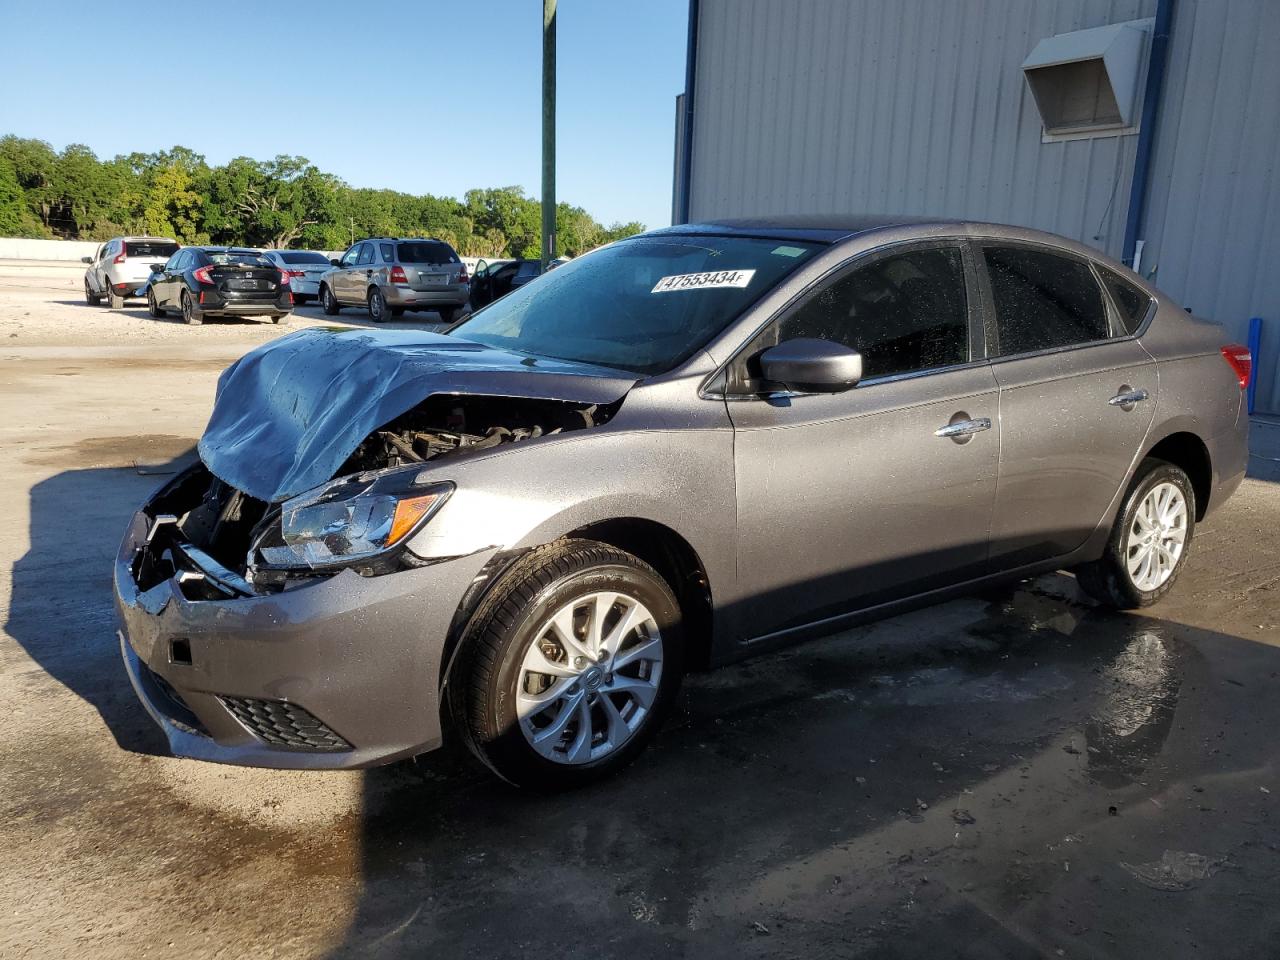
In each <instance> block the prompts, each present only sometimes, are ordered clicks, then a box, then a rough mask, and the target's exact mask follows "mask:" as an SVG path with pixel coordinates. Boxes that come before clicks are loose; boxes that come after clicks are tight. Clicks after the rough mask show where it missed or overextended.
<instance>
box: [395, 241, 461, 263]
mask: <svg viewBox="0 0 1280 960" xmlns="http://www.w3.org/2000/svg"><path fill="white" fill-rule="evenodd" d="M396 248H397V249H396V253H397V254H398V255H399V257H400V262H401V263H435V264H440V263H457V262H458V255H457V254H456V253H454V252H453V247H451V246H449V245H448V244H447V243H444V242H442V241H440V240H410V241H406V242H404V243H398V244H396Z"/></svg>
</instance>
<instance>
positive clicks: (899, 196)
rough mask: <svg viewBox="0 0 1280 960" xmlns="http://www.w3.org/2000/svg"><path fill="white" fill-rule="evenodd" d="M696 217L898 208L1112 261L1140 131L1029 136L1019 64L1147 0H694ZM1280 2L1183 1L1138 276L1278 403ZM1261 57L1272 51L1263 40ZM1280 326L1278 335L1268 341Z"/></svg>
mask: <svg viewBox="0 0 1280 960" xmlns="http://www.w3.org/2000/svg"><path fill="white" fill-rule="evenodd" d="M699 7H700V11H701V12H700V19H699V26H698V51H697V79H696V94H695V104H694V121H693V122H694V127H693V158H692V163H691V167H692V183H691V197H690V218H691V219H694V220H697V219H704V218H709V217H724V216H745V215H752V214H770V213H817V212H825V213H846V212H849V213H907V214H937V215H939V216H949V217H972V218H975V219H983V220H995V221H1003V222H1008V223H1017V224H1024V225H1028V226H1033V227H1039V228H1041V229H1045V230H1051V231H1053V232H1055V233H1060V234H1063V235H1065V236H1069V237H1073V238H1076V239H1079V240H1082V241H1083V242H1085V243H1088V244H1091V245H1093V246H1096V247H1098V248H1099V249H1102V250H1105V251H1106V252H1107V253H1109V254H1111V255H1113V256H1119V255H1120V252H1121V246H1122V243H1123V239H1124V219H1125V213H1126V210H1127V205H1128V199H1129V186H1130V177H1131V174H1132V170H1133V159H1134V152H1135V148H1136V146H1137V137H1136V136H1133V135H1128V136H1118V137H1117V136H1111V137H1098V138H1093V139H1080V140H1067V141H1058V142H1052V143H1042V142H1041V125H1040V116H1039V113H1038V112H1037V110H1036V107H1035V102H1034V100H1033V98H1032V96H1031V93H1030V91H1029V90H1028V89H1027V86H1026V83H1025V81H1024V80H1023V76H1022V70H1021V64H1022V61H1023V59H1024V58H1025V57H1026V55H1027V54H1028V53H1029V52H1030V50H1031V48H1032V47H1033V46H1034V45H1035V43H1036V42H1037V41H1038V40H1040V39H1041V38H1043V37H1047V36H1050V35H1052V34H1056V33H1064V32H1067V31H1071V30H1082V29H1085V28H1087V27H1095V26H1101V25H1104V24H1108V23H1118V22H1122V21H1125V20H1137V19H1141V18H1146V17H1152V16H1154V14H1155V8H1156V0H946V2H941V0H788V2H780V0H701V2H700V4H699ZM1277 49H1280V0H1178V6H1177V12H1176V15H1175V19H1174V27H1173V41H1172V44H1171V48H1170V52H1169V63H1168V74H1167V79H1166V86H1165V92H1164V97H1163V100H1162V110H1161V114H1160V119H1159V128H1158V132H1157V137H1156V141H1155V164H1154V169H1153V176H1152V183H1151V189H1150V193H1149V196H1148V206H1147V215H1146V219H1145V225H1144V228H1143V229H1142V230H1141V231H1140V233H1139V237H1140V238H1142V239H1145V240H1146V247H1145V250H1144V253H1143V268H1144V269H1143V272H1144V273H1149V272H1150V271H1151V269H1152V268H1154V269H1155V271H1156V282H1157V283H1158V284H1160V286H1161V287H1162V288H1164V289H1165V290H1167V291H1168V292H1169V293H1170V294H1172V295H1173V296H1174V297H1176V298H1178V299H1181V300H1182V301H1183V302H1185V303H1186V304H1188V305H1190V306H1192V307H1193V308H1194V309H1195V310H1196V312H1197V313H1201V314H1203V315H1205V316H1210V317H1213V318H1215V319H1218V320H1220V321H1222V322H1224V323H1226V324H1227V325H1228V326H1229V327H1230V328H1231V330H1232V331H1233V334H1234V335H1235V336H1236V337H1237V338H1238V339H1240V340H1241V341H1243V339H1244V337H1245V326H1246V324H1247V321H1248V318H1249V317H1250V316H1254V315H1264V316H1270V317H1272V318H1273V319H1272V320H1271V328H1272V329H1271V332H1270V334H1269V336H1268V340H1267V342H1266V343H1265V344H1264V351H1263V355H1262V357H1261V361H1262V363H1261V369H1262V374H1263V377H1262V381H1261V382H1260V383H1259V389H1258V400H1259V408H1260V409H1267V410H1272V411H1278V412H1280V375H1278V374H1277V372H1276V367H1277V364H1276V357H1277V355H1280V259H1278V257H1280V230H1278V227H1280V188H1278V189H1274V190H1273V189H1272V187H1271V182H1272V180H1273V167H1274V158H1275V156H1276V154H1277V152H1278V151H1280V57H1278V56H1276V55H1275V53H1274V51H1276V50H1277ZM1268 51H1270V52H1271V55H1270V56H1268V55H1267V52H1268ZM1273 341H1274V342H1273Z"/></svg>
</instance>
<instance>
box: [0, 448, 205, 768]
mask: <svg viewBox="0 0 1280 960" xmlns="http://www.w3.org/2000/svg"><path fill="white" fill-rule="evenodd" d="M195 456H196V454H195V450H194V448H193V447H192V446H191V441H190V440H188V439H186V438H182V437H167V436H155V437H148V436H138V437H120V438H105V439H104V438H93V439H89V440H86V441H84V442H83V443H81V444H77V445H74V446H73V447H71V448H67V449H62V450H55V451H53V452H51V453H50V454H49V460H48V462H49V463H50V465H53V464H54V463H63V462H65V463H76V462H85V461H88V462H98V463H108V464H111V463H118V464H119V466H100V467H90V468H81V469H69V470H64V471H62V472H60V473H57V474H55V475H54V476H51V477H49V478H48V479H46V480H42V481H40V482H38V483H37V484H35V485H34V486H33V487H32V488H31V493H30V533H29V544H30V546H29V547H28V549H27V551H26V553H25V554H23V556H22V557H21V558H19V559H18V560H17V562H15V563H14V565H13V569H12V580H13V585H12V595H11V598H10V602H9V609H8V616H7V619H6V621H5V630H6V632H7V633H8V634H9V636H11V637H13V639H14V640H16V641H17V642H18V644H20V645H21V647H22V649H23V650H25V651H26V653H27V655H28V656H29V657H30V658H31V659H32V660H33V661H34V662H35V663H36V664H38V665H39V666H40V667H41V669H43V670H44V671H45V672H46V673H47V674H49V676H51V677H53V678H54V679H55V680H57V681H58V682H60V683H61V684H62V685H63V686H65V687H66V688H67V689H68V690H70V691H72V692H73V693H75V694H76V695H77V696H79V697H80V698H81V699H83V700H84V701H85V702H86V703H88V704H89V705H90V706H92V707H93V708H94V709H95V710H97V712H98V714H99V715H100V716H101V717H102V721H103V723H104V724H105V725H106V727H107V729H108V730H110V732H111V734H112V735H113V736H114V738H115V740H116V743H117V744H118V745H119V746H120V747H121V748H122V749H125V750H129V751H132V752H135V753H143V754H158V755H167V754H168V745H167V744H166V742H165V738H164V737H163V735H162V734H161V733H160V730H159V728H157V727H156V726H155V724H154V723H153V722H152V721H151V718H150V717H149V716H148V715H147V713H146V711H145V710H144V709H143V707H142V705H141V704H140V703H139V702H138V700H137V698H136V697H135V696H134V694H133V689H132V687H131V686H130V684H129V679H128V676H127V675H126V673H125V670H124V667H123V665H122V664H121V662H120V648H119V644H118V643H117V641H116V629H117V621H116V613H115V610H114V608H113V605H112V599H111V597H112V586H111V578H112V564H113V561H114V559H115V552H116V548H117V546H118V545H119V543H120V538H121V536H122V535H123V533H124V530H125V528H126V526H127V524H128V521H129V518H130V517H131V516H132V514H133V512H134V511H135V510H136V509H137V508H138V506H139V505H140V504H141V503H142V502H143V501H144V500H145V499H146V498H147V496H148V495H149V494H150V493H151V492H152V490H154V489H155V488H156V487H157V486H159V485H160V484H161V483H163V482H165V481H166V480H167V479H168V477H169V476H171V475H172V474H174V473H176V472H177V471H179V470H180V469H182V468H183V467H185V466H186V465H187V464H189V463H191V462H192V461H193V460H194V458H195Z"/></svg>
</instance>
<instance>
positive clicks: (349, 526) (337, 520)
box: [254, 469, 453, 570]
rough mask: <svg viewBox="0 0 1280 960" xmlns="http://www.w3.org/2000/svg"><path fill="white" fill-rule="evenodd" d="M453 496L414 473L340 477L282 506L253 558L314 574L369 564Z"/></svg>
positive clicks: (448, 489)
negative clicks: (255, 556) (330, 568)
mask: <svg viewBox="0 0 1280 960" xmlns="http://www.w3.org/2000/svg"><path fill="white" fill-rule="evenodd" d="M452 492H453V484H452V483H448V482H441V481H432V480H431V479H430V478H429V477H427V476H426V475H425V474H422V473H421V472H419V471H417V470H404V469H396V470H384V471H375V472H368V473H360V474H355V475H354V476H350V477H340V478H339V479H337V480H333V481H330V482H329V483H326V484H325V485H324V486H322V487H319V488H317V489H315V490H311V491H309V492H307V493H303V494H299V495H298V496H296V497H294V498H293V499H292V500H286V501H285V503H284V505H283V506H282V507H281V508H280V517H279V521H278V523H273V524H272V525H271V526H270V527H269V528H268V529H267V530H266V531H265V532H264V533H263V534H262V536H261V537H260V538H259V539H258V542H257V543H256V544H255V545H254V553H256V554H257V555H258V556H259V557H261V559H262V561H263V562H264V563H265V564H266V565H268V566H271V567H310V568H311V569H313V570H315V569H323V568H326V567H339V566H346V565H349V564H351V563H353V562H355V561H359V560H369V559H372V558H374V557H377V556H379V555H381V554H384V553H387V552H388V551H391V550H393V549H394V548H395V547H396V546H397V545H399V544H402V543H404V542H405V541H406V540H407V539H408V538H409V537H410V536H411V535H412V534H413V533H415V532H416V531H417V530H418V529H419V528H420V527H421V526H422V525H423V524H424V523H426V522H427V520H429V519H430V518H431V515H432V514H434V513H435V512H436V511H437V510H439V509H440V507H441V506H443V505H444V502H445V501H446V500H447V499H449V494H451V493H452Z"/></svg>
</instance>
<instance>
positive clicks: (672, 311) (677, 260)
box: [451, 236, 820, 375]
mask: <svg viewBox="0 0 1280 960" xmlns="http://www.w3.org/2000/svg"><path fill="white" fill-rule="evenodd" d="M819 249H820V247H819V246H818V245H817V244H812V243H798V242H795V241H790V240H788V241H778V240H760V239H755V238H751V237H680V236H672V237H639V238H636V239H633V240H624V241H622V242H620V243H615V244H612V245H611V246H608V247H604V248H602V249H600V250H597V251H595V252H594V253H590V254H588V255H586V256H583V257H578V258H577V259H575V260H571V261H570V262H568V263H566V264H565V265H564V266H562V267H558V268H556V269H555V270H551V271H549V272H548V273H547V274H546V275H545V276H543V277H542V278H541V279H539V280H538V282H537V283H531V284H527V285H525V286H522V287H517V288H516V289H515V290H513V291H512V292H511V293H509V294H507V296H505V297H503V298H502V299H500V300H497V301H495V302H494V303H493V304H491V305H490V306H487V307H485V308H484V309H483V310H481V311H479V312H478V313H476V314H475V316H473V317H471V318H470V319H467V320H464V321H463V322H462V323H460V324H459V325H458V326H457V327H455V328H454V329H453V331H451V332H452V333H454V334H456V335H457V336H459V337H465V338H466V339H468V340H475V341H477V342H479V343H485V344H489V345H490V346H494V347H499V348H501V349H504V350H513V351H515V352H516V353H523V354H529V355H532V356H537V357H555V358H557V359H562V360H576V361H579V362H581V363H591V364H597V365H599V366H605V367H614V368H616V369H619V370H628V371H631V372H634V373H638V374H644V375H650V374H655V373H662V372H664V371H667V370H670V369H671V368H672V367H674V366H676V365H677V364H679V363H681V362H682V361H684V360H686V359H687V358H688V357H690V356H692V354H693V352H694V351H695V350H697V349H698V348H700V347H702V346H703V345H704V344H706V343H707V341H709V340H710V339H711V338H712V337H714V336H715V335H716V334H717V333H719V332H720V331H721V330H723V329H724V328H725V326H726V325H727V324H728V323H729V322H730V321H731V320H733V319H734V318H736V317H737V316H738V315H739V314H741V313H742V311H743V310H745V309H746V308H747V307H749V306H751V304H753V303H755V302H756V301H757V300H759V299H760V297H761V296H763V295H764V294H765V293H766V292H767V291H768V290H770V289H771V288H772V287H774V286H776V285H777V284H778V282H779V281H781V280H782V278H783V277H785V276H787V274H789V273H791V272H792V271H793V270H795V269H796V267H798V266H799V265H800V264H802V263H804V262H805V261H806V260H807V259H809V257H811V256H812V255H813V254H814V252H815V251H817V250H819Z"/></svg>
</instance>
